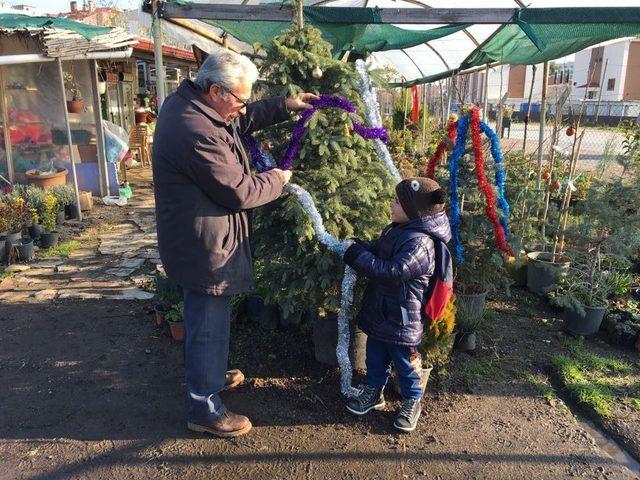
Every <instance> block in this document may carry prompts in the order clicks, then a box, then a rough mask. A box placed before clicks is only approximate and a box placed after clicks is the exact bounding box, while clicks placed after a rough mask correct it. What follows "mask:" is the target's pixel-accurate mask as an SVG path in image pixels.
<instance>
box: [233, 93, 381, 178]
mask: <svg viewBox="0 0 640 480" xmlns="http://www.w3.org/2000/svg"><path fill="white" fill-rule="evenodd" d="M311 104H312V105H313V108H310V109H309V110H305V111H304V112H303V113H302V115H300V119H299V120H298V123H297V124H296V126H295V128H294V129H293V133H292V134H291V140H290V141H289V145H288V146H287V150H286V152H285V154H284V156H283V157H282V160H280V162H278V165H277V166H278V167H279V168H281V169H283V170H289V169H290V168H291V165H293V160H294V159H295V158H296V156H297V155H298V150H299V149H300V141H301V140H302V137H303V136H304V134H305V133H306V131H307V127H306V126H305V124H306V123H307V121H308V120H309V119H310V118H311V117H312V116H313V114H314V113H316V111H318V110H319V109H321V108H340V109H342V110H346V111H347V112H350V113H355V112H356V107H355V106H354V105H353V104H352V103H351V102H349V100H347V99H346V98H342V97H336V96H332V95H320V100H315V101H312V102H311ZM353 130H354V131H355V132H356V133H357V134H358V135H360V136H361V137H362V138H365V139H367V140H371V139H375V138H379V139H380V140H382V141H383V142H385V143H387V142H388V141H389V134H388V133H387V131H386V130H385V129H384V128H382V127H372V128H369V127H365V126H364V125H362V124H361V123H359V122H357V121H355V120H354V121H353ZM243 138H244V140H245V142H246V143H247V146H248V147H249V152H250V153H251V158H252V159H253V163H254V165H255V166H256V168H257V169H258V171H260V172H264V171H266V170H270V169H272V168H274V167H275V166H276V165H273V164H272V163H271V162H269V161H268V160H267V159H266V158H265V156H264V154H263V153H262V152H261V151H260V147H258V143H257V142H256V141H255V139H254V138H253V137H252V136H251V135H244V137H243Z"/></svg>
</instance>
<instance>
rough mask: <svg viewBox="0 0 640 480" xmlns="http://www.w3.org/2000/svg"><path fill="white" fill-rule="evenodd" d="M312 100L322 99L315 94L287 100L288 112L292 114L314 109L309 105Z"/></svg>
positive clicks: (306, 94) (299, 95)
mask: <svg viewBox="0 0 640 480" xmlns="http://www.w3.org/2000/svg"><path fill="white" fill-rule="evenodd" d="M311 100H320V97H319V96H318V95H316V94H315V93H299V94H297V95H295V96H293V97H290V98H287V99H286V100H285V105H286V106H287V110H289V111H290V112H297V111H300V110H309V109H310V108H313V105H311V104H310V103H308V102H309V101H311Z"/></svg>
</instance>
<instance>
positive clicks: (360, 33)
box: [203, 8, 469, 57]
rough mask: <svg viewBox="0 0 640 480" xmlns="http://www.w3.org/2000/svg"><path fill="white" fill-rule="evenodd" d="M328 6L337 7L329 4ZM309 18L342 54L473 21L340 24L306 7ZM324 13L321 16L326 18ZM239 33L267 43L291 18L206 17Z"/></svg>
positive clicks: (442, 32)
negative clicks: (419, 25) (410, 25)
mask: <svg viewBox="0 0 640 480" xmlns="http://www.w3.org/2000/svg"><path fill="white" fill-rule="evenodd" d="M325 10H337V9H335V8H334V9H330V8H327V9H325ZM305 17H306V21H307V22H309V23H311V24H312V25H313V26H314V27H316V28H318V29H319V30H320V31H321V32H322V38H324V39H325V40H326V41H327V42H329V43H331V45H333V54H334V56H336V57H339V56H341V55H342V54H343V53H344V52H346V51H348V50H353V52H354V53H355V54H357V55H361V56H364V55H368V54H369V53H371V52H381V51H384V50H399V49H402V48H409V47H414V46H416V45H420V44H421V43H425V42H429V41H431V40H435V39H437V38H442V37H446V36H447V35H451V34H452V33H455V32H458V31H460V30H462V29H463V28H466V27H468V26H469V25H451V26H445V27H440V28H432V29H430V30H405V29H403V28H398V27H395V26H393V25H387V24H369V25H367V24H360V23H356V24H353V25H340V24H335V23H316V20H315V18H316V16H314V15H311V14H308V13H307V11H305ZM323 17H324V15H323V16H321V18H323ZM203 21H204V22H206V23H208V24H210V25H213V26H215V27H218V28H221V29H223V30H224V31H225V32H228V33H229V34H231V35H233V36H234V37H236V38H237V39H238V40H241V41H243V42H246V43H249V44H251V45H253V44H254V43H260V44H261V45H267V44H268V43H269V42H271V40H272V39H273V37H275V36H277V35H279V34H280V32H282V31H283V30H284V29H286V28H288V27H289V26H290V25H291V23H290V22H265V21H258V20H246V21H245V20H203Z"/></svg>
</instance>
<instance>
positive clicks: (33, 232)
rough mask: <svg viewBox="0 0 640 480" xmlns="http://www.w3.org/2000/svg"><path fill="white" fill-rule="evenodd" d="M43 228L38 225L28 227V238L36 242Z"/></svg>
mask: <svg viewBox="0 0 640 480" xmlns="http://www.w3.org/2000/svg"><path fill="white" fill-rule="evenodd" d="M42 231H43V227H42V225H40V224H39V223H34V224H32V225H31V226H30V227H29V236H30V237H31V238H32V239H33V240H34V241H36V240H38V239H39V238H40V235H42Z"/></svg>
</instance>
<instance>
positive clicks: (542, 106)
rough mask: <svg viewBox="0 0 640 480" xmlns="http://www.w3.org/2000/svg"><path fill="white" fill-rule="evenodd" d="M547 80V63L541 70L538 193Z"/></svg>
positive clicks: (540, 177) (540, 180) (540, 176)
mask: <svg viewBox="0 0 640 480" xmlns="http://www.w3.org/2000/svg"><path fill="white" fill-rule="evenodd" d="M548 78H549V62H544V67H543V69H542V98H541V99H540V134H539V136H538V176H537V177H536V190H538V191H540V186H541V184H542V153H543V148H542V145H543V144H544V128H545V126H546V123H547V122H546V116H547V79H548Z"/></svg>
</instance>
